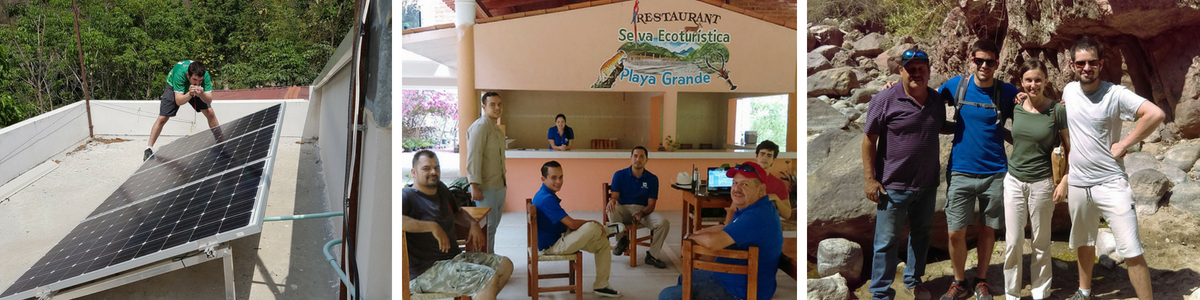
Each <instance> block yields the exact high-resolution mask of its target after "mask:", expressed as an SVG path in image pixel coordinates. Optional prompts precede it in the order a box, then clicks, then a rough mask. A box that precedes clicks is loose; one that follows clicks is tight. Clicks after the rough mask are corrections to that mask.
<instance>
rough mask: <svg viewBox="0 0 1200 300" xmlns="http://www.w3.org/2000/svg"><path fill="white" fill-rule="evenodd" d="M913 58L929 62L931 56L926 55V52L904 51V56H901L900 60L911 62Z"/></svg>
mask: <svg viewBox="0 0 1200 300" xmlns="http://www.w3.org/2000/svg"><path fill="white" fill-rule="evenodd" d="M913 58H916V59H920V60H925V61H928V60H929V55H928V54H925V51H921V50H908V51H904V55H901V56H900V59H903V60H910V59H913Z"/></svg>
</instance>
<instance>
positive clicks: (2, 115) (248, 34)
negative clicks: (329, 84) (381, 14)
mask: <svg viewBox="0 0 1200 300" xmlns="http://www.w3.org/2000/svg"><path fill="white" fill-rule="evenodd" d="M76 3H77V5H78V8H79V40H80V41H79V42H77V41H76V36H75V18H74V12H73V10H72V2H71V0H30V1H18V2H12V3H8V4H6V5H4V6H3V9H4V10H5V11H4V13H5V14H6V15H7V16H8V19H7V20H6V22H5V23H0V38H3V40H4V41H0V126H3V125H7V124H11V123H9V122H7V121H8V120H10V119H16V120H18V121H19V120H21V119H24V118H28V117H31V116H33V115H37V114H40V113H45V112H47V111H50V110H53V109H54V108H57V107H60V106H63V105H67V104H70V103H73V102H75V101H79V100H82V99H83V97H84V93H83V72H82V70H81V68H80V62H79V52H78V51H79V50H78V49H79V48H78V46H77V45H78V44H77V43H80V42H81V43H82V45H83V53H84V58H83V65H84V69H86V70H87V85H88V89H89V91H90V96H91V98H93V99H123V100H138V99H154V98H156V97H157V96H158V95H159V94H160V93H161V91H162V89H163V86H165V85H166V76H167V73H168V72H169V71H170V69H171V66H172V65H174V64H175V63H176V62H178V61H181V60H189V59H190V60H197V61H202V62H204V63H205V64H206V66H207V67H208V71H209V73H211V75H212V79H213V88H214V89H224V88H230V89H241V88H253V87H264V86H291V85H308V84H311V83H312V81H313V80H314V79H316V76H317V75H319V74H317V73H318V72H320V70H321V67H322V66H324V65H325V62H326V61H327V60H328V59H329V57H330V56H331V55H332V54H333V51H334V49H336V48H337V46H338V45H337V43H339V42H340V41H341V39H342V37H343V36H345V34H346V32H347V31H349V30H350V28H351V24H352V22H353V12H352V10H353V2H352V1H334V0H183V1H178V0H76Z"/></svg>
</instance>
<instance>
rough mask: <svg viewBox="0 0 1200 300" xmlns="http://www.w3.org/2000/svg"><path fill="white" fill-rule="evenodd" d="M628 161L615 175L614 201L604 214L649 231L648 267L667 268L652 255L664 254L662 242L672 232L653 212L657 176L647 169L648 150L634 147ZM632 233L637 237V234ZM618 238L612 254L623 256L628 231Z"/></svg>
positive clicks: (664, 220) (609, 204)
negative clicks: (626, 166) (625, 166)
mask: <svg viewBox="0 0 1200 300" xmlns="http://www.w3.org/2000/svg"><path fill="white" fill-rule="evenodd" d="M629 160H630V164H629V167H628V168H624V169H621V170H620V171H617V172H616V173H613V177H612V184H611V185H609V190H611V191H612V198H610V199H608V205H606V206H605V208H604V211H606V212H607V213H608V220H609V221H611V222H618V223H625V224H628V223H629V222H638V224H640V225H641V226H642V227H645V228H649V229H650V250H649V251H646V259H645V261H646V264H647V265H651V266H654V267H656V268H659V269H666V268H667V263H665V262H663V261H662V260H659V259H658V258H655V257H654V256H653V255H652V254H660V253H662V252H661V250H662V245H663V241H666V240H667V232H668V231H670V229H671V222H669V221H667V219H666V218H663V217H662V215H660V214H658V213H656V212H654V207H655V204H657V203H658V176H655V175H654V173H650V170H646V161H647V160H649V157H648V154H647V152H646V147H642V146H637V147H635V148H633V151H630V155H629ZM633 234H634V235H637V233H636V232H635V233H633ZM617 237H618V240H617V247H616V248H613V255H621V254H622V253H625V249H626V248H628V247H629V235H628V234H626V232H619V233H617Z"/></svg>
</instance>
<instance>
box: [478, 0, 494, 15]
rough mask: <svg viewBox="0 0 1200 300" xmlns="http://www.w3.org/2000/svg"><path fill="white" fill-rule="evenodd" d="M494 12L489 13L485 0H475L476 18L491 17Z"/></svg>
mask: <svg viewBox="0 0 1200 300" xmlns="http://www.w3.org/2000/svg"><path fill="white" fill-rule="evenodd" d="M491 17H492V14H491V13H488V9H487V6H485V5H483V1H480V0H475V18H476V19H484V18H491Z"/></svg>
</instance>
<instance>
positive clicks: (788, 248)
mask: <svg viewBox="0 0 1200 300" xmlns="http://www.w3.org/2000/svg"><path fill="white" fill-rule="evenodd" d="M796 240H797V238H794V237H792V238H784V239H783V257H781V258H780V260H781V261H780V262H779V267H780V268H781V269H783V272H784V273H787V274H788V276H792V279H796V271H798V270H800V269H799V267H798V266H799V264H798V262H799V260H797V259H796V257H797V256H798V255H800V254H799V253H797V252H796Z"/></svg>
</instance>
